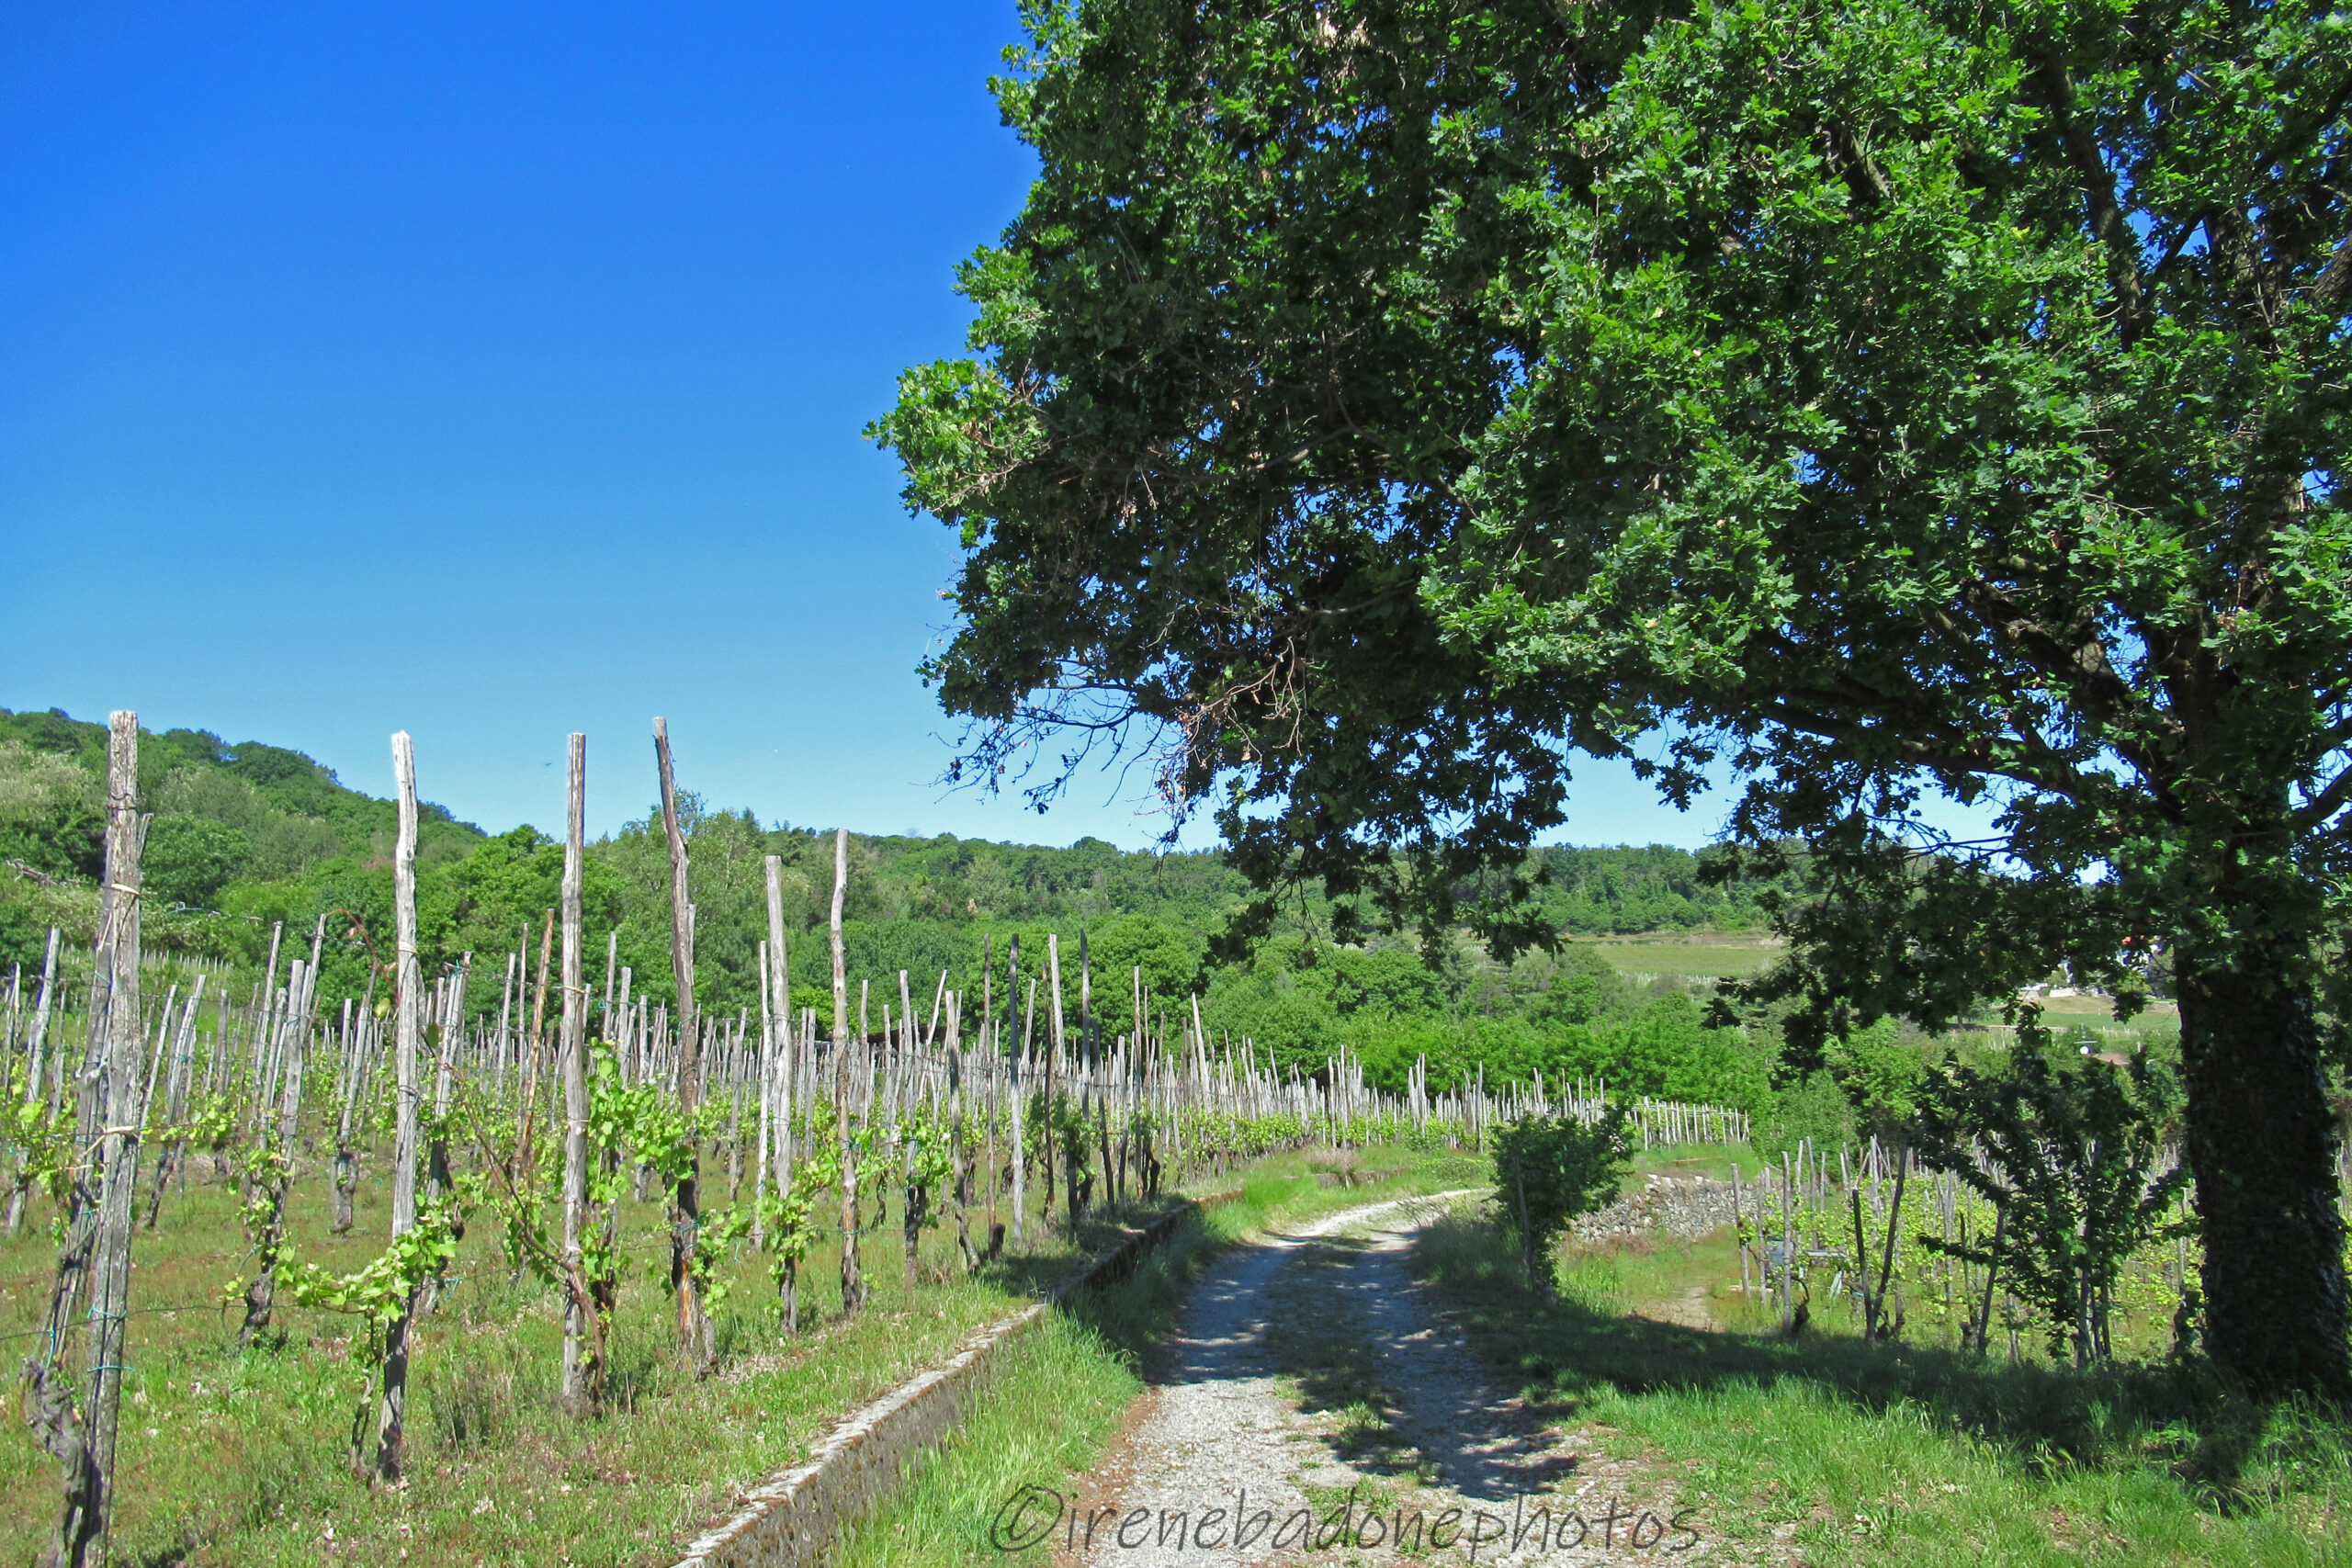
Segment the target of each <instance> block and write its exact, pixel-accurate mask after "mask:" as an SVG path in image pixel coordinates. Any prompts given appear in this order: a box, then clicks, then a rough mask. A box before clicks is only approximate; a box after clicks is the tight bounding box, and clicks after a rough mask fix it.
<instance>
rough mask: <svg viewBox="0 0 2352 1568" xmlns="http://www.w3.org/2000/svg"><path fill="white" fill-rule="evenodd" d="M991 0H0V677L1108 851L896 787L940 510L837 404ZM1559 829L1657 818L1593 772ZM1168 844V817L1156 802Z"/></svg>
mask: <svg viewBox="0 0 2352 1568" xmlns="http://www.w3.org/2000/svg"><path fill="white" fill-rule="evenodd" d="M1016 36H1017V32H1016V24H1015V14H1014V11H1013V9H1012V6H1010V5H1006V4H1001V3H999V0H985V3H978V4H964V5H943V4H921V3H910V0H878V3H869V4H866V5H863V6H854V7H852V8H850V9H849V10H847V11H843V10H842V9H841V8H840V7H838V6H825V7H818V6H803V5H797V4H786V5H773V4H771V5H764V6H750V5H729V4H697V5H694V6H598V5H573V6H525V5H496V6H479V5H476V6H452V5H441V4H429V3H410V4H404V5H401V6H389V5H382V4H339V5H334V6H317V5H306V6H292V5H284V6H260V5H245V6H240V5H229V4H221V5H207V6H164V5H150V6H125V5H107V4H85V5H80V6H47V7H29V6H24V7H17V9H16V10H15V11H14V12H13V14H12V16H11V18H10V22H9V26H8V28H6V32H5V36H0V213H5V215H6V220H5V222H0V706H6V707H10V708H19V709H21V708H28V707H29V708H43V707H50V706H52V705H54V706H62V707H63V708H65V709H67V710H68V711H69V712H71V713H73V714H74V716H76V717H84V718H87V717H98V716H103V715H104V713H105V712H106V711H107V710H108V709H110V708H116V707H124V706H128V707H134V708H136V709H138V710H139V712H140V715H141V719H142V720H143V721H144V722H145V723H146V724H147V725H148V726H149V727H150V728H172V727H175V726H183V725H185V726H194V727H199V728H209V729H213V730H216V731H218V732H220V734H222V735H223V736H225V737H226V738H228V739H231V740H239V739H249V738H250V739H263V740H268V741H272V742H275V743H277V744H280V745H288V746H294V747H298V748H300V749H301V750H306V751H309V752H311V754H312V755H314V756H316V757H318V758H319V759H320V760H321V761H325V762H326V763H328V764H329V765H330V766H332V767H334V768H335V769H336V770H338V772H339V773H341V774H342V776H343V777H344V779H345V781H346V782H347V783H350V784H354V785H355V786H356V787H360V788H364V789H368V790H369V791H371V792H373V793H377V794H385V793H389V791H390V772H391V764H390V749H389V746H388V743H387V737H388V736H389V735H390V732H391V731H392V730H394V729H396V728H406V729H409V730H410V731H412V732H413V734H414V735H415V737H416V746H417V759H418V761H417V766H418V773H419V782H420V785H421V787H422V788H423V790H424V794H425V795H427V796H429V797H430V798H433V799H435V800H438V801H441V802H442V803H444V804H446V805H447V806H448V807H450V808H451V809H452V810H454V811H455V812H457V813H458V816H460V817H462V818H468V819H469V820H472V821H476V822H479V823H481V824H482V825H483V826H485V827H489V828H492V829H498V828H504V827H508V826H511V825H513V824H515V823H516V822H518V821H526V820H527V821H532V822H536V823H537V824H539V825H541V826H542V827H551V826H553V825H554V824H555V823H557V822H558V821H559V820H560V816H561V791H562V781H561V767H560V760H561V757H562V749H563V738H564V736H565V734H566V733H568V732H569V731H571V730H573V729H582V730H584V731H586V732H587V734H588V736H589V761H590V789H589V793H590V802H591V822H592V826H593V827H594V828H595V829H609V828H611V827H613V826H616V825H617V824H618V823H619V822H620V821H621V820H623V819H624V818H628V817H630V816H634V815H637V814H639V812H641V811H642V810H643V809H644V808H645V806H646V804H647V802H648V801H650V799H651V798H652V797H653V794H654V789H655V784H654V778H653V768H652V755H651V746H650V722H651V718H652V716H653V715H655V714H657V713H658V714H663V715H666V716H668V718H669V720H670V726H671V732H672V735H673V741H674V744H675V746H676V750H677V755H678V761H679V768H680V773H681V782H682V783H683V784H686V785H687V786H688V787H692V788H697V789H700V790H701V791H702V792H703V793H704V794H705V795H707V796H708V797H709V798H710V799H712V800H713V801H714V802H715V803H718V804H723V805H728V806H748V807H752V809H754V810H756V811H757V812H758V813H759V814H760V815H761V816H762V818H766V819H770V820H773V819H777V818H782V819H786V820H790V821H793V822H797V823H804V824H815V825H820V826H831V825H833V824H835V823H847V824H848V825H849V826H851V827H853V828H855V829H860V830H865V831H875V832H902V831H919V832H954V833H956V834H959V835H964V836H969V837H984V838H991V839H1013V840H1023V841H1033V842H1050V843H1066V842H1068V841H1069V840H1072V839H1075V838H1078V837H1080V836H1082V835H1085V834H1089V833H1092V834H1095V835H1098V836H1100V837H1103V838H1106V839H1109V840H1113V841H1114V842H1118V843H1122V844H1127V845H1141V844H1143V843H1145V842H1147V841H1148V840H1151V839H1152V838H1153V837H1155V836H1156V835H1157V833H1158V832H1159V829H1160V826H1161V824H1160V822H1159V818H1156V817H1154V816H1153V815H1151V813H1150V811H1149V809H1148V806H1147V805H1146V804H1145V803H1144V801H1143V798H1142V794H1141V788H1140V786H1141V784H1142V781H1141V780H1140V778H1138V779H1137V780H1136V788H1135V789H1133V790H1129V791H1123V790H1122V787H1121V785H1120V783H1119V781H1117V780H1115V779H1113V778H1110V777H1107V776H1106V777H1103V778H1099V779H1094V780H1090V781H1087V782H1085V783H1084V784H1081V786H1080V787H1079V788H1078V789H1076V790H1074V791H1073V792H1072V794H1071V795H1070V796H1069V798H1068V799H1067V801H1066V802H1065V803H1064V804H1062V805H1059V806H1057V807H1055V809H1054V810H1053V811H1052V812H1051V813H1050V814H1049V815H1047V816H1045V817H1042V818H1040V817H1037V816H1035V815H1033V814H1031V813H1028V812H1025V811H1024V810H1023V809H1022V808H1021V807H1020V806H1019V804H1018V802H1017V800H1015V799H1012V798H1007V799H1003V800H998V801H993V802H992V801H989V800H988V799H987V798H985V797H982V796H979V795H972V794H969V793H954V794H950V793H947V792H944V791H943V790H942V789H941V788H940V787H939V786H938V785H937V784H936V783H935V782H934V781H935V780H936V778H937V777H938V774H939V773H940V770H941V769H942V767H943V766H944V763H945V761H946V760H947V757H948V748H947V744H946V741H947V739H948V737H949V736H950V734H951V733H952V732H951V728H950V726H949V724H948V721H947V720H946V719H945V718H944V716H942V715H941V714H940V712H939V711H938V709H937V707H936V705H934V704H933V701H932V698H931V695H930V694H928V693H927V692H925V691H924V690H923V688H922V684H921V682H919V681H918V679H917V678H916V676H915V673H914V667H915V664H916V662H917V660H920V659H921V658H922V656H923V654H924V652H925V650H926V649H929V648H930V647H932V646H933V643H934V641H935V640H936V639H937V638H938V637H940V636H941V635H942V634H943V631H944V620H945V610H944V605H943V604H941V602H940V600H939V597H938V593H939V589H940V588H941V586H942V585H943V584H944V583H945V582H946V581H947V580H948V578H949V575H950V573H951V571H952V570H953V567H954V563H955V558H956V557H955V550H954V547H953V540H952V538H951V537H950V536H949V535H948V534H947V531H946V530H944V528H941V527H940V526H938V525H936V524H934V523H933V522H931V521H929V520H928V519H924V518H918V517H910V516H909V515H908V514H907V513H905V512H904V511H903V510H902V509H901V507H900V506H899V501H898V494H897V491H898V480H897V477H896V473H895V470H894V468H893V466H892V464H891V462H890V459H889V458H888V455H887V454H884V453H881V452H878V451H876V450H875V449H874V448H873V447H871V446H867V445H865V442H864V441H863V440H861V438H860V436H859V431H860V429H861V428H862V427H863V426H864V425H865V423H866V422H867V421H868V420H869V419H871V418H873V417H874V416H875V415H876V413H877V412H880V411H881V410H882V409H883V408H885V407H886V406H887V405H888V402H889V400H890V398H891V390H892V386H893V382H894V378H895V377H896V376H897V374H898V372H899V370H900V369H901V368H903V367H906V366H908V365H910V364H913V363H916V362H918V361H921V360H923V359H928V358H933V357H936V356H939V355H945V354H952V353H955V352H957V351H958V350H960V348H961V346H962V344H963V333H964V328H965V323H966V321H967V319H968V311H967V310H966V308H965V306H964V303H963V301H962V300H960V299H957V298H956V295H955V293H954V292H953V289H952V288H951V279H952V269H953V267H954V265H955V264H956V261H957V260H959V259H960V258H962V257H964V256H966V255H967V254H970V253H971V251H972V250H973V249H974V248H975V247H976V246H978V245H979V244H982V243H986V242H988V241H989V240H990V239H992V238H993V237H994V236H995V235H996V234H997V232H998V231H1000V230H1001V228H1002V227H1003V225H1004V224H1005V223H1006V221H1007V220H1010V219H1011V218H1012V215H1013V213H1014V212H1015V211H1016V210H1017V209H1018V208H1019V206H1020V202H1021V199H1022V196H1023V191H1024V188H1025V186H1026V182H1027V179H1028V177H1029V172H1030V167H1031V165H1030V161H1029V158H1028V154H1027V153H1026V152H1025V150H1024V149H1023V148H1022V147H1021V146H1020V145H1019V144H1018V143H1017V142H1016V141H1014V140H1013V139H1012V135H1011V134H1010V133H1009V132H1007V131H1006V130H1003V129H1002V128H1001V126H1000V125H999V124H998V121H997V116H996V111H995V107H994V105H993V104H992V102H991V101H990V100H989V96H988V92H987V87H986V82H987V77H988V75H989V73H990V72H991V71H992V70H995V69H996V68H997V67H998V64H999V57H1000V51H1001V49H1002V48H1003V46H1004V45H1005V44H1006V43H1008V42H1010V41H1012V39H1014V38H1015V37H1016ZM1583 773H1584V774H1585V775H1586V778H1587V783H1586V787H1584V788H1582V789H1580V791H1579V807H1578V811H1577V818H1576V819H1575V821H1574V823H1573V824H1572V826H1571V828H1570V829H1569V830H1568V831H1567V832H1566V834H1564V835H1562V836H1563V837H1565V838H1566V839H1568V840H1574V841H1580V842H1617V841H1620V840H1632V841H1636V842H1646V841H1653V840H1655V841H1664V842H1679V843H1697V842H1700V841H1702V840H1704V839H1705V838H1706V837H1707V836H1708V834H1709V831H1710V830H1711V829H1713V827H1714V826H1715V825H1716V823H1717V821H1718V820H1719V818H1720V814H1721V810H1722V807H1721V806H1720V805H1711V806H1702V807H1701V808H1700V809H1698V810H1696V811H1693V812H1692V813H1691V814H1690V815H1689V816H1687V817H1685V816H1679V815H1678V814H1676V813H1675V812H1673V811H1672V810H1671V809H1669V808H1668V807H1664V806H1661V805H1658V804H1657V803H1656V802H1655V801H1654V800H1653V799H1651V797H1650V796H1649V795H1648V793H1647V792H1646V790H1645V789H1644V788H1643V787H1642V786H1640V785H1638V784H1634V782H1633V781H1632V780H1631V779H1630V778H1628V777H1626V776H1625V775H1624V774H1623V773H1622V772H1619V771H1615V770H1605V769H1600V768H1597V767H1589V768H1588V769H1586V770H1583ZM1188 840H1189V841H1192V842H1195V843H1198V842H1204V841H1206V835H1205V834H1204V832H1202V831H1200V830H1197V829H1196V830H1194V831H1193V832H1192V833H1191V834H1189V835H1188Z"/></svg>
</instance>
